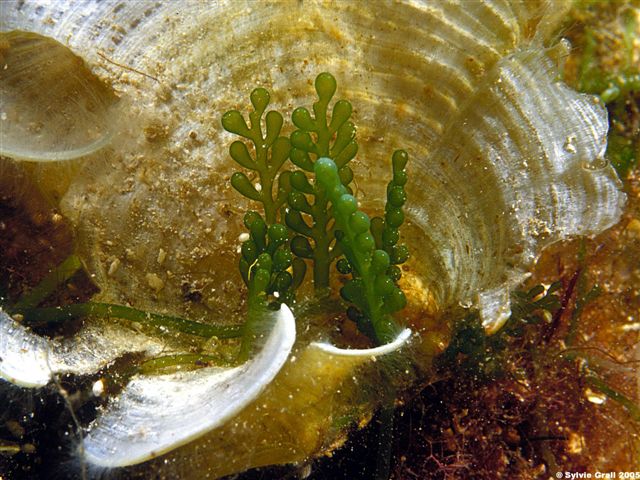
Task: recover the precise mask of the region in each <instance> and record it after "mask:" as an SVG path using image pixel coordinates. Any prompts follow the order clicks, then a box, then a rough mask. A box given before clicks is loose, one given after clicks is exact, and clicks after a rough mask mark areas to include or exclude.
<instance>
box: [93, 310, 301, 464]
mask: <svg viewBox="0 0 640 480" xmlns="http://www.w3.org/2000/svg"><path fill="white" fill-rule="evenodd" d="M274 316H275V317H276V318H275V323H274V324H273V327H272V330H271V332H270V333H269V335H268V337H267V339H266V341H265V344H264V346H263V348H262V350H261V351H260V352H259V353H258V354H256V356H255V357H253V358H252V359H251V360H249V361H248V362H246V363H244V364H242V365H240V366H238V367H233V368H221V367H207V368H202V369H199V370H194V371H189V372H179V373H174V374H169V375H155V376H150V375H138V376H135V377H134V378H133V379H132V380H131V381H130V382H129V384H128V385H127V386H126V387H125V389H124V391H123V392H122V394H121V395H120V396H119V397H118V398H116V399H115V400H114V401H112V402H111V403H109V405H108V406H107V407H106V409H105V411H104V413H103V414H102V415H100V416H99V417H98V418H97V419H96V421H95V422H94V423H93V424H91V426H90V427H89V431H88V433H87V436H86V437H85V438H84V441H83V451H84V457H85V459H86V460H87V462H89V463H90V464H92V465H96V466H100V467H124V466H128V465H135V464H137V463H140V462H144V461H146V460H149V459H151V458H155V457H157V456H159V455H162V454H163V453H166V452H168V451H170V450H173V449H175V448H177V447H179V446H181V445H184V444H186V443H188V442H190V441H192V440H194V439H195V438H198V437H200V436H202V435H204V434H205V433H207V432H209V431H210V430H213V429H214V428H216V427H219V426H221V425H223V424H224V423H225V422H227V421H228V420H229V419H230V418H232V417H233V416H235V415H236V414H237V413H238V412H240V411H241V410H242V409H243V408H245V407H246V406H247V405H248V404H249V403H251V402H252V401H253V400H254V399H255V398H256V397H257V396H258V395H259V394H260V393H261V392H262V391H263V390H264V388H265V387H266V386H267V385H268V384H269V383H271V381H272V380H273V379H274V378H275V376H276V375H277V374H278V372H279V371H280V369H281V368H282V366H283V365H284V364H285V362H286V360H287V358H288V357H289V353H290V352H291V348H292V347H293V344H294V342H295V339H296V329H295V321H294V318H293V314H292V313H291V310H289V308H288V307H287V306H285V305H283V306H282V308H280V310H279V311H278V312H277V313H276V314H274Z"/></svg>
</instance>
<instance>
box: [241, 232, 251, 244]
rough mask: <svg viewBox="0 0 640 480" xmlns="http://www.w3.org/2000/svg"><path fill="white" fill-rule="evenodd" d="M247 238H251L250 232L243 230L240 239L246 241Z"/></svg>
mask: <svg viewBox="0 0 640 480" xmlns="http://www.w3.org/2000/svg"><path fill="white" fill-rule="evenodd" d="M247 240H249V234H248V233H247V232H242V233H241V234H240V235H238V241H240V242H246V241H247Z"/></svg>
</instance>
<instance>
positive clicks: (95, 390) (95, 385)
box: [91, 378, 104, 397]
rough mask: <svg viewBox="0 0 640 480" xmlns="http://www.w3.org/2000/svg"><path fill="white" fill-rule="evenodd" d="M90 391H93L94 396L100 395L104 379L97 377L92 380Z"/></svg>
mask: <svg viewBox="0 0 640 480" xmlns="http://www.w3.org/2000/svg"><path fill="white" fill-rule="evenodd" d="M91 393H93V395H94V396H96V397H100V396H101V395H102V394H103V393H104V380H103V379H101V378H100V379H98V380H96V381H95V382H93V385H92V386H91Z"/></svg>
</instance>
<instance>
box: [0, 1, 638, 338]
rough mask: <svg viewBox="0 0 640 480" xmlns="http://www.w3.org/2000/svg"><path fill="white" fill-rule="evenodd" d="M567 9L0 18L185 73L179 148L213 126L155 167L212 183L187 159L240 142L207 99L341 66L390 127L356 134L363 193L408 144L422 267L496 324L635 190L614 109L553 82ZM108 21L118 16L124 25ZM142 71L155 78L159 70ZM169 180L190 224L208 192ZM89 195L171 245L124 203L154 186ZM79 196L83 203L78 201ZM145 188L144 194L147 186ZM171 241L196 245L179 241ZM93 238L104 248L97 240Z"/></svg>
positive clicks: (189, 8)
mask: <svg viewBox="0 0 640 480" xmlns="http://www.w3.org/2000/svg"><path fill="white" fill-rule="evenodd" d="M566 7H567V4H566V3H565V2H559V3H557V4H556V3H553V4H552V2H550V1H540V2H536V1H518V0H512V1H497V0H496V1H486V2H454V1H426V0H424V1H417V0H416V1H403V2H399V3H396V2H376V6H375V8H362V6H360V5H358V4H356V3H353V2H338V3H336V2H312V1H311V2H294V1H292V2H286V1H283V2H274V3H264V4H263V3H260V4H257V3H254V2H244V3H243V2H240V1H233V2H228V1H227V2H217V3H215V4H203V3H200V2H192V1H189V2H180V5H178V4H175V3H173V2H167V3H162V2H153V1H146V0H145V1H138V2H120V1H116V0H108V1H103V2H100V3H97V4H96V3H95V2H92V1H88V0H87V1H78V2H73V3H70V4H66V3H64V4H63V3H60V4H57V3H55V2H53V3H50V2H40V1H33V2H27V3H23V2H15V3H14V2H5V3H4V4H3V8H4V10H5V15H4V19H3V20H2V23H0V28H2V29H8V28H28V29H32V30H35V31H38V32H41V33H44V34H47V35H51V36H53V37H54V38H58V39H61V40H64V41H65V42H67V43H68V44H69V46H70V47H71V48H72V49H73V50H74V51H76V52H77V53H80V54H82V55H84V56H85V57H86V58H87V59H90V60H92V61H100V63H101V64H102V65H103V66H105V67H108V68H110V69H111V70H113V65H106V64H105V62H104V60H103V59H100V58H98V56H97V53H96V52H98V53H99V52H107V54H108V56H109V57H111V58H113V59H114V61H117V62H118V63H120V64H124V65H127V66H129V67H131V68H135V69H138V70H139V71H141V72H146V73H147V75H154V76H156V77H157V79H159V81H160V82H161V83H162V84H164V85H176V87H175V88H173V89H172V90H171V93H172V95H173V96H172V100H170V101H169V105H170V108H171V111H172V114H173V115H176V116H179V117H180V118H182V119H183V120H182V125H181V127H180V128H178V129H177V130H176V132H175V134H174V138H173V139H172V140H173V141H175V142H176V145H178V146H180V145H182V142H183V140H182V139H183V138H185V137H186V135H185V132H186V131H188V130H193V131H194V132H196V133H198V138H206V137H209V138H211V139H212V141H211V142H209V143H207V144H206V145H203V146H202V147H198V148H196V149H195V150H193V149H194V147H193V146H192V145H186V144H184V148H186V149H187V150H189V152H190V153H189V155H187V156H186V157H184V159H183V161H182V162H178V165H179V168H177V167H173V166H171V165H170V164H167V163H168V162H167V163H161V164H158V165H157V166H154V169H156V170H157V171H158V176H164V177H166V178H172V179H174V180H178V179H180V178H183V176H184V175H189V177H188V178H189V181H190V182H191V183H192V184H193V185H194V186H195V185H197V184H198V183H199V182H200V183H202V186H203V189H205V188H204V186H205V185H208V184H207V182H208V181H209V179H208V177H203V176H201V175H200V174H199V173H197V172H200V171H201V170H202V168H203V165H202V162H200V163H198V162H197V161H193V160H192V159H193V158H198V155H201V156H203V157H204V158H206V159H208V160H207V161H209V162H213V165H211V166H208V167H204V168H211V167H213V168H214V169H217V168H226V167H224V166H223V165H227V164H226V163H223V162H227V160H226V159H225V158H224V157H225V155H224V152H225V150H226V148H227V145H228V143H229V142H228V137H227V136H226V134H223V133H222V131H221V129H217V130H216V131H215V132H211V130H210V129H209V123H207V122H205V123H204V124H200V123H199V121H198V118H200V117H199V116H198V115H197V114H194V113H193V112H194V108H195V109H196V110H197V111H198V112H200V111H203V110H207V109H209V110H210V111H214V112H217V111H222V109H223V108H227V107H229V108H231V107H237V106H239V105H240V102H242V101H243V100H241V99H242V98H245V97H244V96H245V95H246V94H247V93H248V92H249V91H250V90H251V89H252V88H253V87H254V86H255V84H256V83H265V84H266V85H267V86H268V87H269V88H270V89H271V90H272V91H274V92H279V91H286V92H288V93H287V99H286V102H289V101H291V102H294V103H305V104H309V103H310V101H311V100H310V94H311V92H310V88H309V86H308V85H307V83H306V79H307V77H309V78H311V77H312V76H313V75H315V74H316V73H318V72H319V71H322V70H327V71H331V72H332V73H333V74H334V75H335V76H336V77H337V78H338V83H339V85H340V89H339V92H338V95H339V96H341V97H344V98H349V99H350V100H351V101H352V102H353V104H354V106H355V108H356V113H357V115H358V118H357V119H356V121H357V122H358V124H359V128H360V130H359V132H360V133H359V137H360V138H361V139H363V138H374V139H375V138H384V140H385V141H384V145H383V146H384V150H385V151H384V153H383V152H382V148H381V147H379V146H378V145H377V142H375V141H372V142H363V143H362V145H361V152H362V154H361V155H360V158H361V159H362V161H363V162H365V163H366V167H367V168H366V170H367V172H366V173H365V176H366V175H367V174H368V175H369V178H368V179H367V178H365V180H364V181H361V184H365V183H366V185H367V187H366V189H365V195H367V196H366V197H365V198H363V201H365V202H367V203H368V204H369V203H371V204H372V205H374V206H378V207H379V200H378V199H380V198H382V197H383V196H384V193H383V192H384V190H383V189H384V182H385V179H386V178H387V170H388V158H389V153H390V151H391V150H392V149H393V148H397V147H405V148H406V149H407V150H408V151H409V154H410V157H411V162H410V165H409V168H410V182H409V185H408V190H409V192H408V193H409V199H410V200H409V202H408V205H409V210H410V218H411V220H412V221H413V222H414V223H415V224H416V225H417V226H418V227H419V228H420V229H421V237H420V240H419V243H418V244H419V245H420V251H419V252H416V254H415V255H414V258H417V259H419V261H418V262H416V264H415V268H416V269H417V270H419V272H420V274H421V275H422V276H423V277H424V279H425V280H426V282H425V283H426V284H427V285H428V286H429V288H430V289H431V290H432V291H433V292H434V294H435V296H436V298H437V299H438V301H439V303H440V305H441V306H442V307H443V308H446V307H448V306H452V305H456V304H458V303H461V304H463V305H475V306H477V307H478V308H479V309H480V311H481V314H482V316H483V319H484V320H485V322H487V324H493V325H494V327H495V325H497V324H499V323H500V321H501V320H504V319H505V318H506V317H508V315H509V312H510V309H509V291H510V289H511V288H512V287H513V285H515V284H517V283H519V282H520V281H522V279H523V278H524V276H525V275H526V272H527V271H528V270H529V269H530V267H531V266H532V264H533V263H534V261H535V260H536V258H537V257H538V255H539V254H540V251H541V250H542V249H543V248H544V247H545V246H546V245H548V244H550V243H552V242H554V241H558V240H561V239H565V238H569V237H572V236H575V235H594V234H596V233H598V232H600V231H602V230H603V229H605V228H608V227H609V226H611V225H613V224H614V223H616V221H617V220H618V218H619V217H620V214H621V210H622V205H623V203H624V200H625V197H624V194H623V193H622V192H621V190H620V182H619V181H618V179H617V177H616V174H615V172H614V170H613V168H611V167H610V166H606V165H605V164H604V162H603V159H602V157H603V153H604V150H605V147H606V132H607V118H606V111H605V109H604V108H603V107H602V105H599V104H597V103H596V101H595V99H594V98H592V97H589V96H585V95H579V94H577V93H575V92H573V91H571V90H570V89H568V88H567V87H566V86H564V85H563V84H562V83H561V82H558V81H557V78H556V77H557V74H556V68H555V62H556V60H554V59H555V58H556V57H557V56H558V55H557V52H555V53H554V52H550V51H548V50H547V49H546V48H545V46H544V44H543V42H544V41H545V40H546V37H547V36H548V35H549V32H550V31H552V29H553V28H554V26H555V25H557V24H558V22H559V21H560V20H561V19H562V16H563V10H564V9H565V8H566ZM49 18H51V19H53V21H48V19H49ZM109 25H111V26H113V25H116V26H118V28H117V29H115V32H116V33H115V34H114V29H113V28H110V27H109ZM533 25H537V31H536V29H535V28H532V26H533ZM532 32H535V34H534V33H532ZM103 73H104V72H103ZM301 73H302V74H301ZM116 74H119V72H117V73H116ZM114 79H117V77H114ZM138 80H139V82H141V84H144V85H147V86H148V87H150V88H153V89H155V88H156V83H155V82H154V81H153V80H151V79H150V78H148V77H143V76H142V75H139V76H138ZM123 88H124V89H126V90H127V92H128V93H129V94H131V95H134V96H136V95H138V96H139V97H140V98H141V99H143V98H145V96H144V94H143V93H141V92H138V91H136V90H135V89H131V88H129V87H128V86H127V85H123ZM202 92H206V95H202ZM300 96H302V97H304V98H303V99H300V100H298V97H300ZM194 99H197V102H198V103H195V102H196V101H195V100H194ZM279 102H280V100H278V99H277V100H276V105H275V107H278V103H279ZM287 105H288V104H287ZM196 107H197V108H196ZM186 172H192V173H186ZM105 175H106V177H105V178H104V181H105V182H106V183H107V184H119V183H121V182H123V181H125V179H126V177H124V176H123V175H122V174H120V173H118V172H117V171H114V170H113V169H112V168H111V169H110V170H109V171H108V172H105ZM97 183H98V184H99V183H100V180H99V181H98V182H97ZM159 188H160V190H157V191H156V193H157V195H156V197H155V198H157V200H154V202H157V203H156V204H155V206H154V207H155V208H154V211H155V212H158V213H159V215H158V216H157V218H162V220H163V221H166V222H168V223H169V225H166V226H165V227H166V228H172V229H175V230H176V231H181V229H184V226H182V225H181V223H180V222H181V221H182V220H181V219H182V218H190V217H189V210H188V209H189V208H194V209H199V208H200V207H199V206H198V205H191V206H188V205H185V204H182V205H180V206H177V207H176V205H175V204H174V203H172V202H170V201H168V200H162V199H163V198H172V197H173V194H172V192H171V191H169V190H167V191H166V192H164V193H163V192H162V191H161V189H162V187H159ZM76 194H77V195H78V199H79V200H78V201H80V199H81V202H82V203H81V204H82V209H83V216H84V218H85V219H88V218H91V217H92V216H95V217H98V216H99V217H100V218H101V221H103V222H107V224H108V228H107V229H106V231H107V232H112V231H115V230H118V229H119V231H118V233H119V234H120V236H121V237H120V243H121V244H122V245H123V246H124V245H126V246H127V247H128V248H131V246H132V245H135V244H136V242H144V243H146V244H151V245H155V244H159V243H158V242H159V240H157V241H156V240H155V239H154V238H150V237H153V234H152V233H151V232H153V228H154V225H153V222H152V221H151V219H148V220H149V222H148V228H149V233H148V234H145V235H140V232H139V231H138V229H131V230H128V227H126V226H125V227H123V225H122V221H121V218H122V216H123V215H122V214H123V213H124V214H125V215H126V213H127V212H128V211H130V209H131V208H134V207H133V205H136V203H139V202H141V201H148V200H146V197H140V198H139V199H136V193H135V191H134V192H133V193H131V194H129V193H127V195H125V196H121V195H113V193H112V192H111V190H108V191H104V192H101V190H100V188H99V187H98V188H97V189H96V191H95V194H93V195H91V196H89V197H87V196H86V191H85V190H84V189H83V188H81V189H79V190H77V192H76ZM73 195H74V194H73V193H72V194H70V196H69V201H70V203H69V206H70V207H71V209H72V210H73V209H74V208H75V207H77V206H78V205H79V203H74V201H73ZM140 195H146V196H148V195H147V192H146V190H144V189H142V190H141V191H140ZM105 198H109V201H111V202H113V205H114V207H115V208H114V209H113V211H114V217H115V218H114V219H113V220H109V216H108V215H107V216H106V217H105V212H104V211H103V205H104V203H105ZM143 198H144V199H143ZM370 199H373V200H370ZM176 208H178V209H187V210H186V211H185V212H176V211H175V209H176ZM116 212H118V213H116ZM163 212H164V213H163ZM160 213H163V214H160ZM181 213H184V215H183V214H181ZM85 221H86V220H85ZM222 224H223V223H222V222H218V223H216V225H217V226H216V228H221V227H219V226H218V225H222ZM159 227H160V225H158V229H159ZM190 233H191V232H190ZM219 233H221V234H222V233H223V232H219ZM192 235H194V236H195V237H197V236H198V234H197V233H195V232H194V233H192ZM109 238H111V237H109ZM159 238H162V242H169V243H170V242H171V240H168V239H166V237H165V236H162V235H161V236H160V237H159ZM167 247H169V248H170V249H172V250H174V251H176V252H179V251H181V250H184V251H188V249H189V248H192V247H190V246H189V245H183V244H182V243H181V242H180V241H176V243H175V244H170V245H164V247H163V248H165V250H166V249H167ZM123 248H124V247H123ZM150 250H152V251H153V249H150ZM91 254H92V255H95V258H96V259H98V258H99V257H100V252H99V249H96V251H95V252H92V253H91ZM212 255H215V254H213V253H212ZM186 256H187V255H184V257H186ZM151 263H152V261H151V259H149V261H148V262H147V264H151ZM123 268H126V267H123ZM184 268H188V266H186V265H185V266H184ZM96 270H97V271H100V268H97V269H96ZM128 274H129V275H130V276H131V277H133V278H136V275H139V274H136V273H135V272H134V271H132V270H131V271H129V272H128ZM99 278H100V277H99ZM101 280H102V281H101V283H103V284H105V285H106V284H107V283H109V289H111V290H112V291H113V290H114V289H116V288H117V286H114V283H113V282H107V281H106V279H104V278H102V279H101ZM139 282H140V283H144V280H140V281H139ZM130 284H131V282H130V281H127V283H126V284H124V285H123V289H128V288H130ZM125 285H126V286H125ZM107 293H108V292H107ZM114 293H116V292H114Z"/></svg>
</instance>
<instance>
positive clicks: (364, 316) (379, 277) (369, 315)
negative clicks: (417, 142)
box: [314, 152, 407, 343]
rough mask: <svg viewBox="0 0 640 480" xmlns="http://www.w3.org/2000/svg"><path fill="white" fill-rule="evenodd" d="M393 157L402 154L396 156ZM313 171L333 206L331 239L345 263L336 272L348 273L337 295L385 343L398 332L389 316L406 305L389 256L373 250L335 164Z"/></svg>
mask: <svg viewBox="0 0 640 480" xmlns="http://www.w3.org/2000/svg"><path fill="white" fill-rule="evenodd" d="M394 156H403V154H402V153H400V154H398V152H396V155H394ZM404 156H406V154H404ZM404 163H406V159H405V162H404ZM314 170H315V174H316V181H317V183H318V185H319V186H320V187H322V188H323V189H324V191H326V194H327V197H328V198H329V200H330V201H331V204H332V206H333V209H332V213H333V218H334V219H335V224H336V233H335V235H336V239H337V241H338V245H339V246H340V249H341V251H342V252H343V254H344V256H345V259H346V262H343V263H341V266H340V268H341V269H342V273H347V272H350V273H351V275H352V279H351V280H349V281H348V282H347V283H346V284H345V285H344V287H342V290H341V292H340V293H341V295H342V297H343V298H344V299H345V300H347V301H348V302H351V303H352V304H353V305H354V306H352V307H350V309H349V316H350V317H351V318H352V319H353V320H355V321H356V322H357V323H358V326H359V328H360V329H361V330H362V331H364V332H365V333H367V334H369V335H370V336H371V337H372V338H375V339H376V340H377V341H378V342H379V343H386V342H389V341H391V340H392V339H393V337H394V336H395V335H396V334H397V332H398V326H397V325H396V323H395V321H394V320H393V317H392V316H391V314H392V313H394V312H397V311H398V310H401V309H402V308H404V307H405V305H406V303H407V300H406V297H405V295H404V293H403V292H402V290H401V289H400V288H399V287H398V286H397V285H396V284H395V282H394V278H393V277H392V275H390V274H389V268H390V267H391V258H390V255H389V253H387V252H386V251H385V250H382V249H376V242H375V239H374V236H373V234H372V233H371V221H370V219H369V217H368V216H367V214H366V213H364V212H362V211H360V210H358V202H357V200H356V198H355V197H354V196H353V195H351V194H350V193H349V192H348V191H347V188H346V187H345V186H344V185H343V184H342V182H341V180H340V176H339V167H338V166H337V165H336V164H335V162H334V161H333V160H331V159H329V158H321V159H319V160H317V161H316V163H315V169H314ZM400 223H402V222H401V221H400V222H399V223H398V222H392V225H391V226H392V227H393V228H396V227H398V226H399V225H400Z"/></svg>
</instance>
